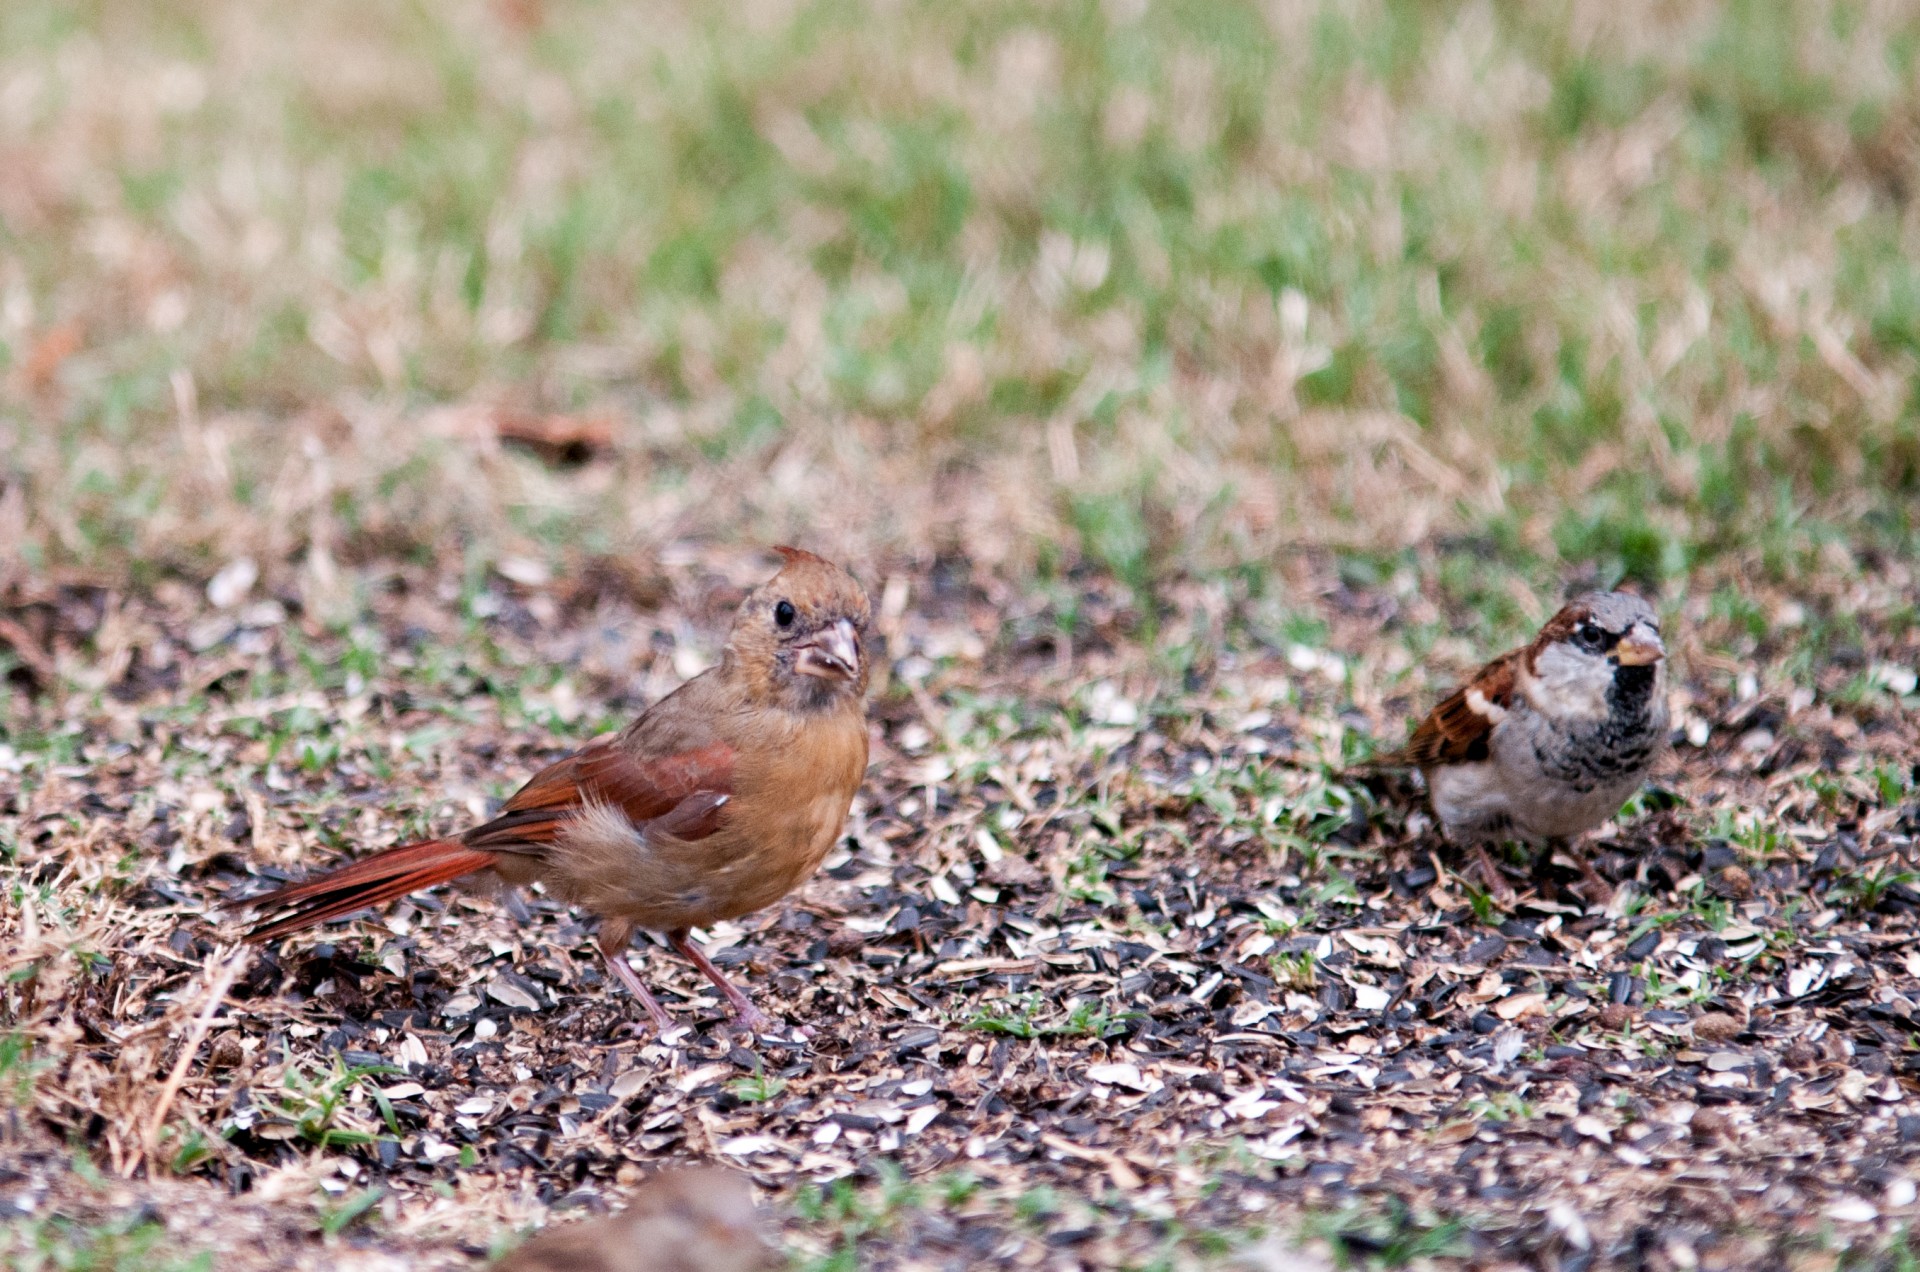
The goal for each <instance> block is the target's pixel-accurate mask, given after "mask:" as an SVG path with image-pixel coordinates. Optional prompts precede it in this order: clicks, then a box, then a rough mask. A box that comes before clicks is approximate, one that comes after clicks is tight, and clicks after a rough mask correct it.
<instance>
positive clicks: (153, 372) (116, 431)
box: [0, 0, 1920, 613]
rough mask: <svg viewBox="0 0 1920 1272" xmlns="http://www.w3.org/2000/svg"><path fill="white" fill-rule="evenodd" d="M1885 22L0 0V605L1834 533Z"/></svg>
mask: <svg viewBox="0 0 1920 1272" xmlns="http://www.w3.org/2000/svg"><path fill="white" fill-rule="evenodd" d="M1916 50H1920V17H1916V16H1915V14H1914V12H1913V11H1912V10H1911V9H1910V8H1909V7H1907V6H1901V5H1890V4H1883V3H1865V2H1858V3H1856V2H1845V3H1804V4H1787V3H1778V4H1776V3H1763V2H1759V0H1745V2H1736V3H1726V4H1722V3H1708V2H1707V0H1661V2H1641V0H1609V2H1608V3H1584V2H1582V3H1542V4H1529V5H1503V6H1495V5H1491V4H1474V3H1470V4H1464V5H1461V4H1424V3H1405V4H1401V3H1382V2H1374V3H1338V4H1333V3H1328V4H1315V3H1309V2H1300V3H1292V2H1282V0H1273V2H1271V3H1267V4H1257V3H1237V2H1233V0H1210V2H1206V3H1202V2H1199V0H1173V2H1171V3H1149V2H1148V0H1062V2H1060V3H1046V4H1028V3H1002V2H997V0H968V2H967V3H951V2H947V3H937V4H936V3H922V2H914V0H870V2H865V3H862V2H860V0H745V2H744V3H741V4H736V5H727V6H704V5H673V4H660V3H645V2H643V3H636V4H613V3H594V2H591V0H490V2H482V0H447V2H438V3H426V2H424V0H422V2H417V3H389V4H379V5H366V4H359V3H349V2H348V0H314V2H313V3H308V4H303V5H297V6H274V5H258V4H248V3H240V2H238V0H180V2H178V3H170V4H155V5H129V4H120V3H111V2H110V0H96V2H94V3H90V4H88V3H81V4H69V3H64V2H63V3H54V2H53V0H11V2H10V3H8V4H6V5H4V6H0V173H4V174H5V175H4V177H0V377H3V379H0V383H4V390H3V391H0V590H3V589H4V588H6V587H7V586H9V585H12V586H23V585H25V583H26V581H28V580H31V579H34V578H44V577H46V576H47V575H48V574H49V573H52V574H54V575H59V574H61V573H62V572H65V573H68V574H75V575H79V576H82V577H86V578H90V579H93V580H96V581H105V582H107V583H109V584H111V585H114V586H134V587H141V586H147V585H151V584H152V583H154V582H155V581H156V580H158V579H160V578H163V577H166V576H169V575H180V576H184V577H186V578H189V579H194V580H197V579H203V578H205V577H206V576H208V575H210V574H211V573H212V572H213V571H215V570H216V569H218V568H219V566H220V565H221V564H222V563H223V562H225V561H228V560H230V559H232V558H234V557H236V556H239V555H250V556H253V557H255V558H257V559H258V560H259V562H260V564H261V568H262V570H263V571H264V573H265V574H266V576H267V578H268V581H269V582H271V583H274V584H276V585H278V586H281V587H283V588H287V589H292V590H294V591H296V592H298V593H300V594H301V595H302V596H303V597H304V598H305V600H306V602H307V603H308V604H309V605H312V606H314V607H316V608H317V609H318V610H319V611H322V612H342V613H344V612H349V611H351V610H352V609H353V608H355V589H356V587H358V586H361V585H362V584H361V583H359V582H358V581H357V580H359V579H360V578H361V577H362V572H361V571H359V570H358V569H357V568H356V567H360V566H363V565H369V564H377V563H378V562H381V561H386V560H402V561H406V560H413V561H422V562H438V561H457V562H461V563H464V564H465V565H466V567H467V568H472V567H473V566H474V565H475V564H476V563H478V564H485V563H487V562H490V561H494V560H497V559H499V558H501V557H502V556H506V555H512V556H517V557H532V558H535V559H546V560H550V561H552V562H554V563H555V564H557V565H559V566H561V568H566V566H567V563H568V562H575V561H577V560H578V559H579V558H580V557H581V556H583V555H591V554H595V553H627V552H634V551H645V550H648V549H650V548H657V547H658V546H660V545H662V544H664V543H667V542H669V541H671V540H674V539H679V538H685V537H696V538H707V539H721V540H727V541H740V542H753V541H759V542H764V541H770V540H788V539H792V540H798V541H802V542H807V543H810V544H814V545H817V546H819V547H821V548H822V549H823V550H826V551H830V552H834V553H837V554H839V555H841V556H844V557H850V558H852V559H854V560H855V561H861V562H872V561H875V560H877V559H882V558H888V559H899V558H903V557H904V558H910V559H917V560H920V561H922V562H925V561H928V560H930V559H932V558H933V557H934V556H936V555H938V554H943V553H955V552H958V553H963V554H965V555H966V556H968V557H970V558H971V559H973V560H974V561H975V562H977V563H980V564H982V565H984V566H986V567H988V568H990V569H994V570H997V571H1002V572H1005V573H1007V574H1008V575H1009V576H1011V577H1014V578H1016V579H1018V578H1031V577H1033V576H1035V575H1040V576H1046V575H1049V574H1053V573H1055V572H1058V571H1062V570H1065V569H1068V568H1071V567H1073V566H1074V565H1076V564H1080V563H1088V564H1091V565H1092V566H1094V567H1096V568H1098V569H1100V570H1103V571H1106V572H1110V573H1111V574H1113V575H1114V576H1116V577H1117V578H1119V579H1120V580H1121V581H1123V582H1125V583H1127V584H1128V585H1130V586H1132V587H1133V588H1135V589H1136V590H1138V591H1143V592H1144V591H1151V590H1152V589H1154V588H1155V587H1156V586H1158V585H1159V584H1160V582H1161V581H1163V580H1164V579H1166V578H1168V577H1170V576H1173V575H1177V574H1181V573H1209V572H1216V571H1235V570H1246V571H1247V572H1248V573H1249V574H1257V573H1258V569H1259V567H1260V566H1261V565H1262V564H1263V563H1265V562H1268V561H1271V560H1273V559H1274V558H1275V554H1276V553H1283V552H1285V551H1286V550H1288V549H1290V548H1293V547H1297V546H1301V545H1332V546H1334V547H1337V548H1339V549H1340V550H1341V551H1343V552H1345V553H1347V554H1348V555H1349V559H1350V560H1351V561H1353V562H1354V563H1355V565H1354V567H1353V568H1355V569H1359V570H1361V571H1363V572H1364V571H1366V570H1368V569H1371V568H1374V566H1373V565H1370V564H1369V563H1380V562H1384V563H1385V566H1384V567H1382V568H1390V567H1391V564H1392V561H1393V559H1394V557H1395V555H1396V554H1399V553H1403V552H1405V551H1406V550H1408V548H1409V546H1410V545H1415V544H1421V543H1428V544H1431V543H1435V542H1438V543H1443V544H1445V543H1451V544H1456V545H1458V544H1466V545H1468V549H1469V551H1470V555H1471V557H1472V559H1476V560H1481V559H1488V558H1499V559H1503V560H1509V561H1513V562H1517V563H1520V565H1521V568H1523V569H1526V570H1530V571H1531V572H1532V573H1533V574H1535V575H1536V576H1537V577H1538V578H1540V579H1542V580H1545V579H1548V578H1552V577H1554V576H1555V575H1566V574H1568V573H1579V572H1586V573H1591V574H1598V575H1603V576H1617V575H1619V574H1622V573H1624V574H1626V575H1629V576H1631V577H1635V578H1638V579H1640V580H1642V581H1644V582H1647V583H1652V584H1656V585H1658V584H1661V583H1663V582H1669V581H1672V580H1676V579H1680V578H1683V577H1685V576H1686V575H1687V574H1688V572H1689V571H1690V570H1692V569H1694V568H1695V567H1696V566H1698V565H1699V564H1700V563H1701V562H1703V561H1705V560H1708V559H1710V558H1715V557H1723V556H1726V555H1728V554H1732V555H1734V556H1737V557H1738V558H1740V560H1741V561H1742V562H1751V564H1752V568H1754V569H1757V570H1761V571H1764V572H1766V573H1768V574H1771V575H1773V576H1775V577H1779V578H1789V579H1790V578H1791V577H1793V576H1794V575H1795V574H1796V573H1798V572H1802V571H1806V570H1811V569H1821V570H1829V569H1831V570H1844V569H1847V568H1853V567H1863V568H1871V566H1872V561H1873V559H1874V554H1875V553H1886V552H1911V551H1912V550H1913V548H1914V546H1915V538H1916V518H1915V515H1914V511H1913V497H1914V495H1915V493H1916V486H1917V485H1920V430H1917V429H1916V424H1915V415H1914V407H1915V403H1914V400H1913V398H1914V386H1915V372H1916V367H1917V366H1920V363H1917V362H1916V353H1920V266H1916V263H1915V262H1916V260H1920V251H1916V248H1917V247H1920V227H1917V226H1916V221H1915V215H1914V210H1913V196H1914V193H1915V180H1916V175H1920V89H1917V87H1916V81H1915V70H1916V67H1915V56H1916ZM516 421H519V422H520V423H519V424H516V423H515V422H516ZM526 421H532V422H533V425H532V426H533V427H534V428H535V430H536V431H538V430H540V429H546V430H548V431H549V432H552V433H554V434H555V435H559V436H564V437H567V438H576V439H577V438H584V439H585V441H584V442H580V443H579V445H578V446H574V449H575V450H576V451H582V450H584V454H585V458H586V460H587V462H584V463H573V462H559V463H556V462H553V460H552V457H551V456H550V455H548V456H543V455H541V454H537V453H533V452H530V451H528V450H526V449H524V448H522V447H518V446H513V445H504V444H503V440H502V439H503V436H505V437H506V438H508V439H509V440H510V439H511V437H512V436H513V435H514V434H515V432H516V430H519V431H521V432H524V431H525V429H524V427H523V426H524V425H525V422H526ZM568 445H569V446H573V445H574V444H573V443H572V442H569V443H568ZM563 449H565V448H564V447H563ZM581 457H582V455H581V454H580V453H576V454H574V455H573V456H572V457H571V458H572V459H576V460H577V459H579V458H581Z"/></svg>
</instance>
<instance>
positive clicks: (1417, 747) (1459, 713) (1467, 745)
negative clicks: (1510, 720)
mask: <svg viewBox="0 0 1920 1272" xmlns="http://www.w3.org/2000/svg"><path fill="white" fill-rule="evenodd" d="M1523 653H1525V651H1524V650H1518V649H1516V650H1514V651H1513V652H1512V653H1510V654H1502V655H1501V656H1500V657H1498V658H1496V659H1494V660H1493V661H1492V662H1490V663H1488V664H1487V665H1486V666H1484V667H1482V668H1481V669H1480V670H1479V671H1478V672H1476V673H1475V674H1474V677H1473V679H1472V680H1469V681H1468V682H1467V683H1466V684H1464V685H1462V686H1461V687H1460V688H1458V689H1455V690H1454V691H1453V692H1452V693H1450V694H1448V695H1447V696H1446V698H1445V699H1444V700H1442V702H1441V703H1440V705H1439V706H1437V707H1435V708H1434V709H1433V710H1432V711H1430V712H1428V713H1427V718H1426V719H1424V720H1422V721H1421V722H1420V727H1419V728H1417V729H1415V730H1414V731H1413V736H1412V737H1411V738H1409V739H1408V740H1407V744H1406V745H1405V746H1403V747H1401V748H1400V749H1399V750H1397V751H1391V752H1389V753H1387V754H1386V755H1382V756H1376V757H1375V758H1374V761H1373V763H1374V765H1375V766H1376V767H1379V768H1427V767H1430V766H1432V765H1435V764H1463V763H1470V762H1472V761H1475V760H1484V759H1486V758H1487V755H1488V747H1489V745H1490V743H1489V741H1488V738H1489V736H1490V735H1491V734H1492V733H1493V726H1494V725H1496V724H1498V723H1500V721H1501V720H1503V719H1504V718H1505V717H1506V714H1507V708H1508V707H1510V706H1512V704H1513V693H1514V681H1515V677H1516V675H1517V673H1518V670H1519V666H1520V658H1521V655H1522V654H1523Z"/></svg>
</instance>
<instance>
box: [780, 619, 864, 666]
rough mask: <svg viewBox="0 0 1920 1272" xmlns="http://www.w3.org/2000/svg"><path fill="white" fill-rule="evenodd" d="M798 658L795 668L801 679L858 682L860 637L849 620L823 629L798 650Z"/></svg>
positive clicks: (843, 620) (842, 620)
mask: <svg viewBox="0 0 1920 1272" xmlns="http://www.w3.org/2000/svg"><path fill="white" fill-rule="evenodd" d="M797 648H798V650H799V657H797V658H795V659H794V662H793V669H794V671H795V672H796V673H798V674H799V675H802V676H818V677H820V678H821V679H822V680H857V679H859V677H860V636H859V633H857V632H855V631H854V630H853V622H852V620H850V619H845V618H843V619H840V620H839V621H837V622H835V623H833V624H831V625H829V626H827V627H824V628H822V629H821V630H820V631H819V632H817V633H816V634H815V635H814V636H813V637H812V638H811V639H809V640H806V641H803V642H802V643H801V644H800V645H799V646H798V647H797Z"/></svg>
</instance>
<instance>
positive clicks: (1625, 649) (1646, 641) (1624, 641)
mask: <svg viewBox="0 0 1920 1272" xmlns="http://www.w3.org/2000/svg"><path fill="white" fill-rule="evenodd" d="M1666 656H1667V647H1666V646H1665V645H1663V644H1661V643H1660V633H1658V632H1656V631H1654V630H1653V629H1651V628H1649V627H1648V626H1646V624H1644V623H1635V624H1634V626H1633V630H1632V631H1630V632H1628V633H1627V634H1626V635H1625V636H1622V637H1621V638H1620V643H1619V644H1617V645H1615V646H1614V647H1613V660H1614V661H1615V662H1617V663H1619V664H1620V665H1621V666H1622V667H1645V666H1647V665H1648V664H1650V663H1657V662H1659V661H1660V660H1661V659H1662V658H1665V657H1666Z"/></svg>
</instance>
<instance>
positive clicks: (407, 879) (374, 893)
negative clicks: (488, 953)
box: [245, 839, 494, 944]
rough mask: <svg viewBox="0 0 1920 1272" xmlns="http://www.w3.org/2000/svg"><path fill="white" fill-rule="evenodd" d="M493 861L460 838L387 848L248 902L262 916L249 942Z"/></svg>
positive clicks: (469, 871) (251, 930) (451, 877)
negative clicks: (462, 841)
mask: <svg viewBox="0 0 1920 1272" xmlns="http://www.w3.org/2000/svg"><path fill="white" fill-rule="evenodd" d="M493 860H494V857H493V854H492V853H490V852H482V851H480V850H479V849H477V848H469V847H467V846H466V845H465V844H463V843H461V842H460V841H459V840H457V839H428V840H425V841H423V842H421V843H417V844H402V845H400V846H399V847H398V848H389V849H387V850H386V851H385V852H381V853H375V854H374V855H373V856H371V857H368V858H367V859H366V860H365V861H356V862H354V863H353V864H352V865H350V866H342V867H341V868H340V869H338V870H334V871H329V872H328V873H326V874H323V875H320V876H318V877H317V878H313V879H308V880H306V881H305V882H303V883H290V884H288V885H287V886H286V887H284V888H281V889H279V890H278V891H275V892H269V893H267V894H266V895H265V896H261V897H250V898H248V900H247V901H246V902H245V904H246V905H247V906H249V907H251V908H253V909H256V910H259V911H260V912H261V916H262V917H261V919H260V921H259V922H257V923H255V924H254V925H253V926H252V927H251V928H248V929H247V940H248V941H251V942H253V943H254V944H259V943H261V942H264V941H271V940H274V939H276V938H278V937H282V936H286V935H288V934H289V933H292V932H298V931H300V930H301V929H302V928H310V927H312V926H314V925H315V924H316V923H325V922H326V921H327V920H328V919H337V918H339V917H340V916H341V915H343V914H352V913H353V912H354V911H355V910H361V909H365V908H366V907H367V906H370V905H379V904H380V903H381V902H383V901H392V900H393V899H395V898H396V897H404V896H406V895H407V894H408V893H409V892H418V891H420V889H422V888H431V887H432V886H433V885H434V884H436V883H447V882H449V881H451V880H454V879H458V878H459V877H460V876H462V875H469V874H472V873H473V872H474V871H476V870H484V869H485V868H486V867H488V866H490V865H492V864H493Z"/></svg>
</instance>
